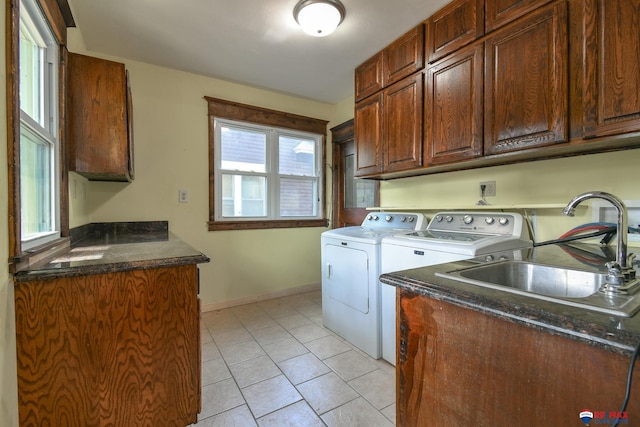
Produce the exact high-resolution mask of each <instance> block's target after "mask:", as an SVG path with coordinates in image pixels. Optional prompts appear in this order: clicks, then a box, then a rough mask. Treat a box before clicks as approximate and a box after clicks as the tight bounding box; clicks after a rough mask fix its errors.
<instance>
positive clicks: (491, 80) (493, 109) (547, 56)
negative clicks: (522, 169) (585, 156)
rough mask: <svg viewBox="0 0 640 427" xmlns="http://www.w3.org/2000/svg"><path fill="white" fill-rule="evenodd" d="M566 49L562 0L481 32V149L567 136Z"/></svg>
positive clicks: (500, 149) (517, 146)
mask: <svg viewBox="0 0 640 427" xmlns="http://www.w3.org/2000/svg"><path fill="white" fill-rule="evenodd" d="M568 49H569V47H568V20H567V4H566V2H556V3H555V4H553V5H550V6H547V7H544V8H541V9H538V10H536V11H535V12H533V13H530V14H529V15H527V17H526V18H523V19H521V20H518V21H516V22H514V23H512V24H510V25H508V26H505V27H503V28H501V29H500V30H498V31H495V32H494V33H492V35H491V36H489V37H488V38H487V40H486V41H485V88H484V94H485V102H484V154H485V155H489V154H497V153H504V152H508V151H515V150H521V149H524V148H531V147H539V146H544V145H551V144H558V143H563V142H567V141H568V138H569V136H568V129H569V109H568V97H569V95H568V94H569V89H568V85H567V80H568V69H569V68H568Z"/></svg>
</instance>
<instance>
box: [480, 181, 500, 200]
mask: <svg viewBox="0 0 640 427" xmlns="http://www.w3.org/2000/svg"><path fill="white" fill-rule="evenodd" d="M483 185H484V186H485V188H484V196H485V197H494V196H495V195H496V182H495V181H484V182H481V183H480V185H479V186H478V191H479V192H480V197H482V186H483Z"/></svg>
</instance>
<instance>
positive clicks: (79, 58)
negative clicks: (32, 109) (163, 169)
mask: <svg viewBox="0 0 640 427" xmlns="http://www.w3.org/2000/svg"><path fill="white" fill-rule="evenodd" d="M67 70H68V71H67V92H68V94H67V119H68V123H67V140H68V149H67V159H68V166H69V170H70V171H73V172H77V173H79V174H81V175H83V176H85V177H87V178H88V179H90V180H97V181H131V180H132V179H133V175H134V173H133V155H132V154H133V134H132V132H133V127H132V126H133V124H132V123H133V117H132V114H133V111H132V108H131V107H132V102H131V92H130V88H129V81H128V75H127V73H126V71H125V68H124V64H121V63H119V62H113V61H107V60H104V59H100V58H93V57H90V56H85V55H79V54H75V53H69V55H68V65H67Z"/></svg>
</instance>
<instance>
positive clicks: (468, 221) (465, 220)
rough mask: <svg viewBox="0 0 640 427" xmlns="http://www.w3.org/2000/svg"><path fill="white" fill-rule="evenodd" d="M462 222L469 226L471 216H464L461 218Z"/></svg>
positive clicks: (471, 219)
mask: <svg viewBox="0 0 640 427" xmlns="http://www.w3.org/2000/svg"><path fill="white" fill-rule="evenodd" d="M462 222H464V223H465V224H471V223H472V222H473V217H472V216H471V215H465V216H464V217H462Z"/></svg>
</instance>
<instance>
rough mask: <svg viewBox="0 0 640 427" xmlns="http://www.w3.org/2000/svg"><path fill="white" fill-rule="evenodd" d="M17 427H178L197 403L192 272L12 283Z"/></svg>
mask: <svg viewBox="0 0 640 427" xmlns="http://www.w3.org/2000/svg"><path fill="white" fill-rule="evenodd" d="M15 311H16V333H17V360H18V404H19V417H20V425H21V426H78V427H85V426H123V427H131V426H186V425H190V424H193V423H195V422H196V421H197V414H198V413H199V412H200V406H201V380H200V367H201V365H200V363H201V361H200V307H199V299H198V271H197V266H196V265H195V264H194V265H185V266H178V267H170V268H155V269H145V270H133V271H126V272H112V273H105V274H98V275H91V276H79V277H69V278H58V279H51V280H37V281H31V282H18V283H16V289H15Z"/></svg>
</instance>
